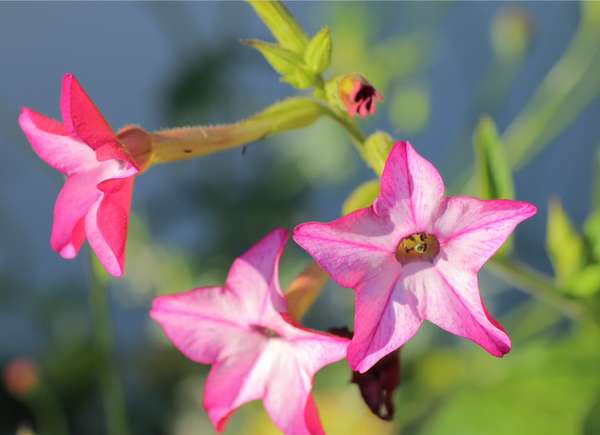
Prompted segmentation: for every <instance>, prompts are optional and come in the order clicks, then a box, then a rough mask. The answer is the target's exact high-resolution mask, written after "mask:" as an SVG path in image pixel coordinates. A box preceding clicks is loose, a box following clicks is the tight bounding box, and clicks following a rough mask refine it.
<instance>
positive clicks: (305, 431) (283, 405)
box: [263, 343, 325, 435]
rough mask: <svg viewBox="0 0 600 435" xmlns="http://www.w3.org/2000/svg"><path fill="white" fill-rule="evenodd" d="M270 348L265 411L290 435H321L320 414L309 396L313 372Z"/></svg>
mask: <svg viewBox="0 0 600 435" xmlns="http://www.w3.org/2000/svg"><path fill="white" fill-rule="evenodd" d="M273 347H274V346H272V347H271V349H269V352H271V353H272V354H273V364H272V366H271V370H270V380H269V383H268V385H267V389H266V395H265V397H264V399H263V404H264V407H265V410H266V411H267V413H268V414H269V416H270V417H271V419H272V420H273V421H274V422H275V424H276V425H277V427H278V428H279V429H280V430H281V431H282V432H283V433H285V434H290V435H292V434H293V435H324V434H325V431H324V430H323V427H322V425H321V420H320V418H319V414H318V412H317V409H316V407H315V404H314V401H313V400H312V397H311V391H312V383H313V379H312V378H313V375H314V374H313V373H309V372H308V371H307V370H306V368H305V367H303V366H302V365H301V364H300V363H299V361H298V360H297V358H296V357H295V354H294V352H293V351H291V350H290V349H286V347H287V343H284V344H283V345H282V346H278V347H281V349H273Z"/></svg>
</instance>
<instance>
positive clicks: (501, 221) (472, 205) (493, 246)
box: [434, 196, 537, 272]
mask: <svg viewBox="0 0 600 435" xmlns="http://www.w3.org/2000/svg"><path fill="white" fill-rule="evenodd" d="M442 210H443V211H442V212H441V213H440V216H439V218H438V219H437V221H436V222H435V223H434V228H435V229H434V231H435V234H436V235H437V236H438V238H439V240H440V244H441V246H442V250H443V254H444V255H445V257H446V258H447V259H448V261H450V262H452V263H454V264H456V265H458V266H459V267H461V268H468V269H469V270H472V271H475V272H476V271H478V270H479V269H480V268H481V267H482V266H483V265H484V264H485V262H486V261H488V259H489V258H490V257H491V256H492V255H493V254H494V253H495V252H496V251H497V250H498V249H499V248H500V246H502V243H504V241H505V240H506V239H507V238H508V237H509V236H510V234H511V233H512V231H513V230H514V229H515V227H516V226H517V224H518V223H520V222H521V221H523V220H525V219H527V218H529V217H531V216H533V215H534V214H535V213H536V212H537V209H536V207H535V206H534V205H532V204H529V203H527V202H521V201H511V200H503V199H498V200H491V201H484V200H480V199H476V198H471V197H468V196H455V197H450V198H448V199H447V201H446V203H445V204H444V205H443V206H442Z"/></svg>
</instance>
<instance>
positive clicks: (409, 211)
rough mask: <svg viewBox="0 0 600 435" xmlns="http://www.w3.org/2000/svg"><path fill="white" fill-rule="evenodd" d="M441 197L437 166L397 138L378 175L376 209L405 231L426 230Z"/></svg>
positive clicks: (442, 189)
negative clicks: (379, 181)
mask: <svg viewBox="0 0 600 435" xmlns="http://www.w3.org/2000/svg"><path fill="white" fill-rule="evenodd" d="M443 197H444V182H443V180H442V177H441V176H440V174H439V172H438V171H437V169H435V167H434V166H433V165H432V164H431V163H430V162H428V161H427V160H425V159H424V158H423V157H421V156H420V155H419V154H418V153H417V152H416V151H415V150H414V148H413V147H412V146H411V145H410V143H408V142H397V143H396V144H395V145H394V148H392V151H391V152H390V154H389V156H388V158H387V161H386V164H385V168H384V170H383V174H382V175H381V193H380V195H379V198H378V199H377V201H376V202H375V204H374V207H375V211H376V213H377V214H380V215H389V216H390V218H391V220H392V221H393V222H394V224H395V225H396V226H397V230H399V229H401V230H402V232H403V233H404V234H410V233H412V232H416V231H428V230H429V227H430V223H431V221H432V218H433V217H434V216H435V215H436V214H437V212H438V207H439V204H440V202H441V201H442V199H443Z"/></svg>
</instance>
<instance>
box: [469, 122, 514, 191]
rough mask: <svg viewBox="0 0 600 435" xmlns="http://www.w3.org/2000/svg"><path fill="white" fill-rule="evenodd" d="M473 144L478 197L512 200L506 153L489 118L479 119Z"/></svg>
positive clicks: (510, 178)
mask: <svg viewBox="0 0 600 435" xmlns="http://www.w3.org/2000/svg"><path fill="white" fill-rule="evenodd" d="M473 142H474V146H475V155H476V159H477V161H476V171H477V177H478V180H479V186H480V192H479V193H480V196H481V197H482V198H484V199H513V198H514V196H515V189H514V186H513V181H512V174H511V171H510V167H509V166H508V162H507V158H506V151H505V149H504V147H503V145H502V143H501V142H500V138H499V137H498V132H497V130H496V126H495V125H494V121H492V119H491V118H489V117H487V116H485V117H483V118H481V120H480V121H479V125H478V126H477V129H476V130H475V135H474V141H473Z"/></svg>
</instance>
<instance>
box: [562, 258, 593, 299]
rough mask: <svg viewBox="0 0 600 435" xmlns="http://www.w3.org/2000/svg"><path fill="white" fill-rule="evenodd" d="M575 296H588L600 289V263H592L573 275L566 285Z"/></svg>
mask: <svg viewBox="0 0 600 435" xmlns="http://www.w3.org/2000/svg"><path fill="white" fill-rule="evenodd" d="M566 289H567V291H568V292H569V293H570V294H572V295H573V296H579V297H588V296H592V295H595V294H596V293H598V291H599V290H600V264H590V265H589V266H586V267H585V268H583V270H580V271H579V272H577V274H575V275H574V276H572V277H571V279H570V281H569V282H568V283H567V285H566Z"/></svg>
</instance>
